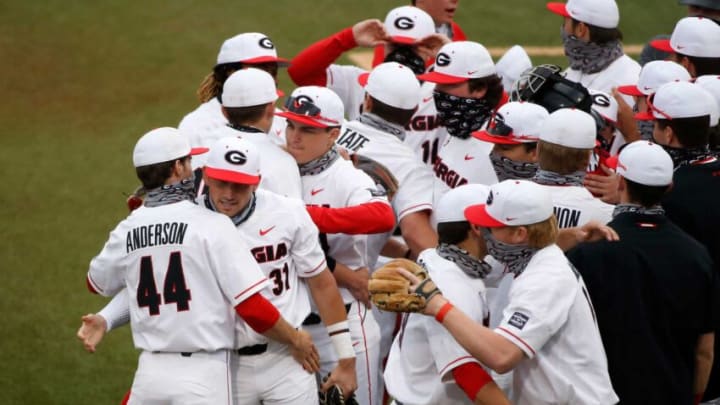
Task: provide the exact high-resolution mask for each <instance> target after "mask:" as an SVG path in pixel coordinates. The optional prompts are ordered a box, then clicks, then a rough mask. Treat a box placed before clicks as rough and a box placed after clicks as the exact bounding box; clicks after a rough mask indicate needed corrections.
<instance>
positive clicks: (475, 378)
mask: <svg viewBox="0 0 720 405" xmlns="http://www.w3.org/2000/svg"><path fill="white" fill-rule="evenodd" d="M452 374H453V377H454V378H455V383H457V385H458V386H459V387H460V388H462V390H463V391H464V392H465V395H467V396H468V398H470V400H471V401H475V397H477V394H478V392H480V390H481V389H482V387H484V386H485V384H487V383H489V382H491V381H492V380H493V379H492V377H490V375H489V374H488V373H487V371H485V369H483V368H482V367H480V365H479V364H477V363H465V364H462V365H460V366H458V367H455V368H454V369H453V370H452Z"/></svg>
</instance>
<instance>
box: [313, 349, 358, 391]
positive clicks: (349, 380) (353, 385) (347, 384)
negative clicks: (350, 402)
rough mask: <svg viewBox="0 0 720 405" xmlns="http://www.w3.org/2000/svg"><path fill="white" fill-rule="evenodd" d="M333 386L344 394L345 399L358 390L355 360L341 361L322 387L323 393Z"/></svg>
mask: <svg viewBox="0 0 720 405" xmlns="http://www.w3.org/2000/svg"><path fill="white" fill-rule="evenodd" d="M333 385H337V386H338V387H340V389H341V390H342V392H343V396H344V397H345V398H350V395H352V394H353V392H355V390H356V389H357V375H356V374H355V358H354V357H353V358H349V359H341V360H339V361H338V364H337V366H336V367H335V369H333V371H332V372H331V373H330V377H329V378H328V379H327V380H326V381H325V383H323V385H322V386H321V387H320V390H321V391H322V392H325V391H327V390H328V388H330V387H332V386H333Z"/></svg>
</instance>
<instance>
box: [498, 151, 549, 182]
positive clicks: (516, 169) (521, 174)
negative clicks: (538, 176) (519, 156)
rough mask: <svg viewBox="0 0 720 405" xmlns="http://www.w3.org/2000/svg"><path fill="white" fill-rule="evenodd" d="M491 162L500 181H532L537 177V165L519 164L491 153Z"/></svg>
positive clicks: (529, 163)
mask: <svg viewBox="0 0 720 405" xmlns="http://www.w3.org/2000/svg"><path fill="white" fill-rule="evenodd" d="M490 162H491V163H492V165H493V168H494V169H495V174H497V177H498V181H503V180H513V179H531V178H533V177H534V176H535V173H536V172H537V169H538V164H537V163H531V162H519V161H517V160H512V159H508V158H506V157H504V156H500V154H498V153H495V152H491V153H490Z"/></svg>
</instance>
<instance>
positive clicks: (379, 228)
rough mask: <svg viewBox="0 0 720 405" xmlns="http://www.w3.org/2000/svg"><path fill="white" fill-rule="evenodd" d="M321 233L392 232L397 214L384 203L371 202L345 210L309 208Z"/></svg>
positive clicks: (345, 208)
mask: <svg viewBox="0 0 720 405" xmlns="http://www.w3.org/2000/svg"><path fill="white" fill-rule="evenodd" d="M307 211H308V213H309V214H310V217H311V218H312V220H313V222H314V223H315V225H317V227H318V229H319V231H320V233H345V234H348V235H359V234H372V233H383V232H390V231H392V230H393V229H394V228H395V213H394V212H393V210H392V207H391V206H390V205H388V204H387V203H384V202H380V201H377V202H369V203H365V204H360V205H355V206H352V207H344V208H327V207H321V206H318V205H309V206H307Z"/></svg>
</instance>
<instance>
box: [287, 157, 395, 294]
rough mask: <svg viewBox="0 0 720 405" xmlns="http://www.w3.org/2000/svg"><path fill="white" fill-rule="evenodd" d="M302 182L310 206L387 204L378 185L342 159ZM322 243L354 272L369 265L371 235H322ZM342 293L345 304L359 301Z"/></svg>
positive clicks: (342, 291) (303, 179)
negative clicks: (368, 250) (368, 244)
mask: <svg viewBox="0 0 720 405" xmlns="http://www.w3.org/2000/svg"><path fill="white" fill-rule="evenodd" d="M301 179H302V186H303V200H304V201H305V204H308V205H319V206H324V207H330V208H343V207H351V206H355V205H359V204H364V203H368V202H377V201H384V202H387V198H386V197H385V196H384V195H378V192H377V187H376V186H375V183H374V182H373V180H372V179H371V178H370V177H369V176H368V175H367V174H365V173H364V172H363V171H362V170H359V169H356V168H355V167H354V166H353V164H352V162H350V161H348V160H345V159H342V158H339V159H337V160H336V161H335V162H334V163H333V164H331V165H330V166H329V167H328V168H326V169H325V170H323V171H322V172H320V173H317V174H314V175H305V176H302V177H301ZM323 240H324V242H323ZM321 243H327V246H324V247H325V248H326V249H327V253H328V255H330V256H331V257H332V258H333V259H335V260H336V261H337V262H339V263H342V264H344V265H346V266H348V267H350V268H351V269H357V268H360V267H366V266H367V265H368V262H367V235H346V234H321ZM340 294H341V295H342V297H343V300H344V302H345V303H350V302H353V301H354V300H355V299H354V298H353V297H352V295H351V294H350V292H349V291H347V290H346V289H344V288H340Z"/></svg>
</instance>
